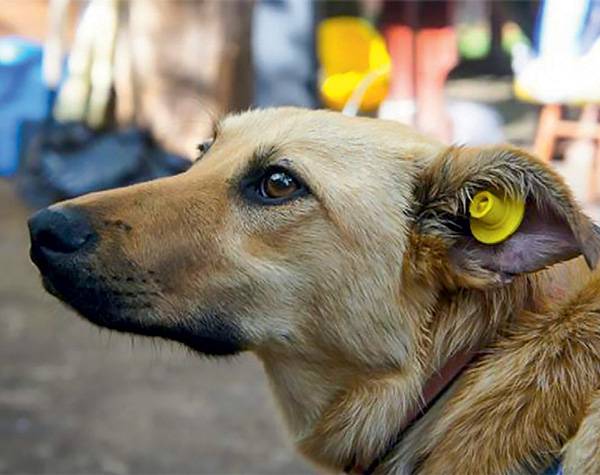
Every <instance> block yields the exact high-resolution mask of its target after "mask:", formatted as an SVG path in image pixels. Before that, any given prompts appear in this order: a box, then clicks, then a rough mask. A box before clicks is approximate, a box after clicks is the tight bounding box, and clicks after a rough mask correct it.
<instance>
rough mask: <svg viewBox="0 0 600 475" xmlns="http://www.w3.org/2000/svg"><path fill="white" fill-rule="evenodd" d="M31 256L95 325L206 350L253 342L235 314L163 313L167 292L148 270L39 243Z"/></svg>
mask: <svg viewBox="0 0 600 475" xmlns="http://www.w3.org/2000/svg"><path fill="white" fill-rule="evenodd" d="M31 258H32V260H33V262H34V263H35V264H36V266H38V268H39V269H40V272H41V276H42V285H43V286H44V288H45V289H46V291H48V293H50V294H51V295H53V296H55V297H56V298H58V299H59V300H61V301H62V302H63V303H65V304H67V305H68V306H69V307H71V308H73V309H74V310H75V311H76V312H77V313H78V314H79V315H81V316H82V317H84V318H85V319H86V320H88V321H90V322H91V323H93V324H95V325H98V326H101V327H104V328H108V329H111V330H115V331H118V332H125V333H133V334H136V335H142V336H149V337H159V338H163V339H168V340H172V341H176V342H179V343H182V344H183V345H185V346H187V347H189V348H191V349H192V350H194V351H196V352H199V353H202V354H205V355H212V356H222V355H232V354H236V353H239V352H241V351H244V350H246V349H247V347H248V345H247V342H246V341H245V339H244V338H243V336H242V332H241V331H240V330H239V328H238V327H237V326H236V325H235V324H234V323H232V322H233V319H231V318H228V316H227V315H225V314H224V313H223V312H213V311H206V310H203V311H200V310H198V311H182V315H178V316H177V317H176V318H175V317H171V318H167V317H165V316H164V315H162V313H161V311H160V310H159V308H158V307H160V304H161V299H162V298H164V297H163V296H162V295H161V291H160V289H159V288H157V284H156V281H152V280H150V279H149V278H148V277H147V276H146V277H138V276H134V272H132V271H131V270H130V271H129V272H127V273H122V274H119V275H114V274H111V275H104V273H101V272H98V271H96V270H95V269H94V268H93V266H92V265H91V264H90V263H89V261H88V259H82V258H77V259H69V258H66V257H65V256H48V255H47V253H46V255H44V256H40V255H39V254H38V252H37V251H36V250H35V249H34V248H32V250H31ZM53 258H54V259H53ZM129 267H131V266H129ZM140 272H142V273H143V271H139V270H138V274H139V273H140Z"/></svg>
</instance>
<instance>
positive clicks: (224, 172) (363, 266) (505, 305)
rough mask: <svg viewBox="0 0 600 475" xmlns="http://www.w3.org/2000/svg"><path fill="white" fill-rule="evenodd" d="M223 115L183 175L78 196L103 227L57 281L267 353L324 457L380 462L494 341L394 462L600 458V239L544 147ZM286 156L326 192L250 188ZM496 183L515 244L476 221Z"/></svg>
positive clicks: (519, 468) (283, 112) (107, 322)
mask: <svg viewBox="0 0 600 475" xmlns="http://www.w3.org/2000/svg"><path fill="white" fill-rule="evenodd" d="M217 129H218V130H217V134H216V137H215V140H214V143H213V145H212V147H211V148H210V149H209V150H208V152H206V153H205V154H204V156H202V157H201V158H200V159H199V160H198V162H197V163H196V164H194V165H193V166H192V167H191V169H190V170H189V171H188V172H186V173H184V174H182V175H178V176H175V177H171V178H166V179H162V180H157V181H154V182H150V183H145V184H142V185H138V186H134V187H129V188H124V189H119V190H114V191H108V192H102V193H97V194H92V195H89V196H84V197H82V198H78V199H76V200H72V201H70V202H67V203H65V204H61V205H60V206H67V207H76V208H77V209H78V210H80V211H83V212H84V213H85V214H86V215H87V216H88V217H89V219H90V220H91V221H92V223H93V225H94V228H95V229H96V231H97V233H98V236H99V238H98V242H97V244H96V246H95V248H94V250H93V252H91V253H90V254H89V255H88V256H86V257H80V258H78V260H77V261H76V264H77V265H76V266H74V267H73V268H69V270H68V272H67V271H60V272H59V271H52V270H43V273H44V274H45V280H46V285H47V287H48V288H49V289H50V290H51V291H52V292H54V293H55V294H57V295H58V296H59V297H61V298H62V299H63V300H65V301H67V302H68V303H70V304H71V305H72V306H73V307H75V308H76V309H77V310H79V311H80V312H81V313H82V314H83V315H84V316H86V317H87V318H88V319H90V320H92V321H94V322H95V323H98V324H101V325H104V326H108V327H110V328H115V329H117V330H124V331H134V332H138V333H143V334H149V335H158V336H164V337H167V338H172V339H175V340H178V341H182V342H183V343H185V344H188V345H189V346H191V347H192V348H194V349H196V350H198V351H201V352H209V353H232V352H236V351H241V350H251V351H253V352H254V353H255V354H256V355H257V356H258V357H259V358H260V359H261V360H262V362H263V363H264V367H265V370H266V372H267V374H268V376H269V379H270V382H271V385H272V389H273V391H274V393H275V396H276V398H277V400H278V401H279V403H280V405H281V409H282V413H283V416H284V419H285V421H286V423H287V426H288V428H289V430H290V432H291V434H292V437H293V439H294V441H295V443H296V444H297V446H298V448H299V449H300V451H301V452H302V453H303V454H304V455H306V456H307V457H308V458H309V459H311V460H312V461H314V462H316V463H317V464H319V465H321V466H324V467H327V468H330V469H333V470H338V471H339V470H341V469H343V468H344V467H345V466H347V465H353V464H354V465H355V466H363V467H364V466H368V465H369V463H370V462H371V461H373V460H374V459H375V458H376V457H378V456H379V455H381V453H382V452H384V451H385V448H386V447H387V446H388V444H389V442H390V440H393V439H394V438H395V437H396V434H397V432H398V430H399V427H401V426H402V424H403V423H404V419H405V417H406V414H407V413H409V412H410V411H411V409H413V408H414V407H415V405H416V404H419V402H420V400H421V397H422V389H423V386H424V384H425V382H426V381H427V379H428V378H429V377H430V376H431V375H432V374H434V373H435V372H436V371H438V370H439V369H440V368H441V367H442V366H443V365H444V363H445V362H446V361H447V360H448V359H449V358H450V357H452V356H453V355H455V354H457V353H458V352H461V351H465V350H469V349H474V350H478V351H481V353H482V356H481V357H480V358H479V359H478V360H477V362H476V363H475V364H474V365H473V366H471V367H470V368H469V369H467V370H466V371H465V372H464V373H463V374H462V375H461V376H460V378H459V379H458V381H457V382H456V383H455V384H453V385H452V387H451V388H450V390H449V391H446V393H445V394H444V396H443V397H442V398H441V399H440V400H438V401H437V402H436V403H435V405H434V406H433V407H432V408H431V409H430V410H429V411H428V412H427V413H426V414H425V415H424V416H423V417H422V418H421V419H420V420H419V421H418V422H417V423H416V424H415V425H414V426H413V427H411V429H410V430H409V431H408V433H407V434H406V436H405V437H404V438H403V439H402V440H401V441H400V443H399V444H398V445H397V446H396V447H395V448H394V450H393V451H392V452H391V453H390V454H389V455H388V456H387V457H386V459H385V460H384V461H383V462H382V464H381V465H380V466H379V467H378V469H377V473H403V474H409V473H419V474H422V475H425V474H437V475H439V474H448V473H456V474H459V473H460V474H494V475H496V474H512V473H539V472H540V471H541V470H542V469H543V468H544V467H546V466H548V465H549V464H550V463H552V461H553V459H554V458H555V457H562V460H563V462H564V466H565V470H566V473H577V474H592V473H600V449H599V448H598V447H599V446H598V444H599V443H600V392H598V390H599V388H600V371H599V368H600V277H599V276H597V275H594V273H592V272H590V271H589V270H588V266H586V264H585V262H584V260H583V258H578V259H573V258H574V257H576V256H577V255H579V254H582V255H583V257H584V258H585V260H586V261H587V263H588V265H589V267H594V266H595V264H596V262H597V260H598V257H599V256H600V240H599V239H598V237H597V235H596V232H595V229H594V226H593V225H592V224H591V222H590V220H589V219H588V218H587V217H586V216H585V215H584V214H583V213H582V212H581V210H580V208H579V207H578V205H577V204H576V203H575V201H574V199H573V197H572V195H571V193H570V192H569V190H568V189H567V188H566V186H565V185H564V183H563V181H562V180H561V179H560V178H559V177H558V176H557V175H556V174H555V173H554V172H552V171H551V170H550V169H549V168H548V167H547V166H546V165H545V164H544V163H542V162H540V161H538V160H536V159H535V158H533V157H531V156H530V155H528V154H526V153H525V152H523V151H520V150H516V149H512V148H508V147H496V148H489V149H471V148H462V147H449V148H448V147H445V146H442V145H441V144H439V143H437V142H435V141H432V140H430V139H427V138H425V137H422V136H420V135H418V134H417V133H415V132H414V131H412V130H411V129H409V128H407V127H405V126H402V125H400V124H397V123H393V122H387V121H382V120H374V119H366V118H349V117H344V116H342V115H340V114H336V113H332V112H325V111H312V112H311V111H304V110H300V109H273V110H265V111H253V112H248V113H245V114H241V115H236V116H230V117H228V118H226V119H225V120H224V121H222V122H221V123H220V125H219V126H218V128H217ZM268 163H279V164H283V165H284V166H285V167H287V168H289V169H290V170H292V171H293V173H295V174H296V175H297V176H298V177H300V179H301V180H303V181H304V182H305V183H306V184H307V186H308V188H309V189H310V193H309V194H307V195H305V196H302V197H299V198H297V199H294V200H292V201H289V202H286V203H283V204H281V205H277V206H275V205H273V206H270V205H260V204H257V203H256V202H253V201H252V200H248V199H247V198H246V197H245V196H244V194H243V193H242V192H241V191H240V182H241V181H243V180H244V179H245V177H246V176H247V175H248V174H256V173H260V170H261V169H263V168H264V167H265V166H266V164H268ZM483 189H492V190H495V191H496V192H498V193H506V194H508V195H510V196H513V197H518V198H524V199H526V200H527V201H526V203H527V206H526V217H525V220H524V223H523V225H522V226H521V228H520V229H519V230H518V231H517V233H516V234H515V235H513V236H512V237H511V238H509V239H508V240H507V241H506V242H504V243H502V244H497V245H493V246H489V245H483V244H479V243H477V242H476V241H475V240H474V239H473V238H472V236H470V232H469V227H468V205H469V202H470V198H471V197H472V196H473V195H474V194H475V193H476V192H477V191H479V190H483ZM561 261H565V262H563V263H560V262H561ZM567 261H568V262H567ZM53 272H54V274H53ZM61 272H62V274H61V275H59V276H57V273H61ZM73 275H75V277H73ZM65 282H66V283H65ZM73 290H75V291H73Z"/></svg>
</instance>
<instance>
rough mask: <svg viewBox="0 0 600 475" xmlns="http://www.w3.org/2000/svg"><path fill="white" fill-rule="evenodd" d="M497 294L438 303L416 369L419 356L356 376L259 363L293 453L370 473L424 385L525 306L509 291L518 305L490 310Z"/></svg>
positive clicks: (314, 365)
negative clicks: (397, 365) (293, 444)
mask: <svg viewBox="0 0 600 475" xmlns="http://www.w3.org/2000/svg"><path fill="white" fill-rule="evenodd" d="M521 287H522V288H523V289H526V288H527V287H528V285H527V283H525V282H523V283H521ZM499 292H500V293H499V294H498V295H493V294H490V293H487V294H486V293H483V292H474V293H469V292H466V293H461V292H458V293H456V294H447V295H444V296H439V298H438V302H437V304H436V305H434V306H432V307H431V308H432V309H433V310H432V311H431V314H429V315H427V316H426V318H424V319H423V321H426V322H429V330H428V332H427V338H428V339H429V342H430V343H429V349H428V350H427V353H428V361H427V363H426V364H425V365H423V364H418V363H417V360H419V359H420V358H421V363H422V355H416V356H415V360H414V364H407V365H404V366H403V367H401V368H396V369H390V368H386V369H382V370H381V371H377V370H373V368H370V369H365V371H364V374H357V370H356V367H353V368H348V367H347V366H345V365H344V364H343V363H342V364H340V365H339V366H336V365H335V364H331V363H329V364H319V362H318V359H317V360H314V359H313V360H309V359H307V358H298V357H296V356H289V357H286V355H285V354H273V355H268V354H267V355H265V354H263V355H260V356H261V359H262V360H263V363H264V366H265V369H266V372H267V374H268V376H269V380H270V383H271V386H272V388H273V391H274V394H275V396H276V399H277V400H278V401H279V404H280V406H281V408H282V411H283V416H284V419H285V421H286V423H287V425H288V428H289V429H290V431H291V433H292V435H293V437H294V440H295V442H296V443H297V445H298V447H299V448H300V450H301V451H302V452H303V453H305V455H307V456H308V457H309V458H310V459H312V460H314V461H316V462H317V463H320V464H323V465H325V466H327V467H329V468H334V469H337V470H341V469H343V468H344V467H346V466H348V464H352V465H357V466H368V465H370V464H371V463H372V461H373V460H375V459H376V458H377V457H378V456H380V455H381V454H382V453H384V452H385V451H386V449H387V448H389V446H390V441H393V440H394V438H396V437H397V435H398V432H399V431H400V430H401V428H402V427H403V425H404V424H405V423H406V421H407V419H409V418H410V415H411V413H414V409H415V406H416V405H418V404H419V402H421V403H422V402H423V398H424V397H425V395H424V388H425V386H426V385H427V382H428V381H429V379H430V377H431V376H432V375H433V374H435V373H436V372H439V371H440V370H441V369H442V368H444V367H445V366H446V365H447V363H448V361H449V359H450V358H451V357H452V356H454V355H457V354H461V353H463V354H467V353H468V352H469V351H471V350H473V349H474V348H479V347H480V346H482V345H485V344H487V343H488V342H489V341H490V340H491V339H492V338H493V337H494V335H495V334H496V331H497V330H498V328H499V327H500V326H501V325H502V324H503V323H504V322H506V321H507V320H508V319H509V318H510V316H511V315H512V314H514V312H515V311H519V310H520V309H522V308H523V307H524V306H525V305H526V301H527V300H528V298H527V291H526V290H523V291H520V292H515V290H514V289H513V290H511V295H515V294H520V298H519V299H517V300H515V299H514V298H513V299H512V300H511V301H510V303H509V302H508V301H506V302H504V304H502V305H498V303H497V301H496V300H497V299H503V298H505V297H506V295H508V294H503V293H502V291H499ZM452 312H460V315H453V314H452ZM422 344H424V343H422ZM417 351H420V352H422V351H423V349H422V348H419V349H418V350H417ZM411 363H412V362H411ZM450 396H451V393H450ZM447 397H448V395H445V396H444V398H443V399H442V400H441V401H440V402H436V403H435V404H436V406H437V405H439V404H443V400H444V399H446V398H447ZM431 413H432V414H429V413H428V414H427V415H426V416H425V417H423V418H422V420H419V423H418V424H417V426H418V427H416V428H415V430H412V429H411V432H415V431H423V430H424V429H423V428H424V427H429V426H431V424H432V423H431V420H432V419H435V417H436V416H435V414H436V413H437V409H436V410H433V411H431ZM415 443H417V444H418V441H417V442H415ZM402 445H405V444H402ZM400 449H401V448H398V450H400Z"/></svg>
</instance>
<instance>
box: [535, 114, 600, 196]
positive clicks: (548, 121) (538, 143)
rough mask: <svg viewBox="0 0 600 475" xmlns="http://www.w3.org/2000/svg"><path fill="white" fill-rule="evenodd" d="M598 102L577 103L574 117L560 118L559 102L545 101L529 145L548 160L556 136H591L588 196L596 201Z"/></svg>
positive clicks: (599, 162) (599, 144)
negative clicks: (575, 116)
mask: <svg viewBox="0 0 600 475" xmlns="http://www.w3.org/2000/svg"><path fill="white" fill-rule="evenodd" d="M599 111H600V106H599V105H598V104H585V105H583V106H581V114H580V116H579V118H578V119H577V120H569V119H565V118H563V115H562V113H563V106H562V105H561V104H546V105H544V106H542V110H541V113H540V119H539V122H538V129H537V133H536V136H535V143H534V146H533V149H534V153H535V154H536V155H537V156H538V157H539V158H541V159H542V160H544V161H545V162H549V161H550V160H552V154H553V152H554V146H555V144H556V140H557V139H559V138H566V139H571V140H584V139H587V140H594V141H595V148H596V150H595V154H594V158H593V161H592V170H591V173H590V175H589V177H590V184H589V198H590V200H591V201H596V200H598V199H599V198H600V196H599V194H598V182H599V181H600V170H599V169H600V166H599V165H600V124H599V123H598V119H599V117H598V113H599Z"/></svg>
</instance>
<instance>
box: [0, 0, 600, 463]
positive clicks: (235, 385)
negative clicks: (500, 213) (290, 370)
mask: <svg viewBox="0 0 600 475" xmlns="http://www.w3.org/2000/svg"><path fill="white" fill-rule="evenodd" d="M599 34H600V0H598V1H596V0H569V1H566V0H540V1H484V0H449V1H388V0H355V1H352V0H347V1H326V0H322V1H311V0H254V1H251V0H222V1H218V0H185V1H184V0H129V1H127V0H89V1H83V0H80V1H69V0H0V328H1V330H0V358H1V361H2V363H1V364H0V472H1V473H86V474H90V473H115V474H127V473H139V474H141V473H144V474H145V473H149V474H150V473H152V474H154V473H156V474H158V473H182V474H183V473H205V474H209V473H211V474H216V473H228V474H229V473H272V474H276V473H279V474H280V473H290V474H291V473H314V470H313V469H312V468H310V467H309V466H308V465H306V464H305V463H304V462H302V461H301V460H300V458H299V457H298V456H297V455H295V454H294V452H293V450H292V449H291V446H290V444H289V442H288V441H287V439H286V436H285V433H284V430H283V428H282V426H281V422H280V418H279V417H278V415H277V409H276V407H275V404H274V402H273V400H272V398H271V395H270V393H269V391H268V387H267V382H266V380H265V377H264V375H263V373H262V371H261V368H260V364H259V363H258V362H257V361H256V360H255V359H254V358H253V357H251V356H250V355H246V356H243V357H239V358H236V359H234V360H229V361H205V360H201V359H198V358H197V357H195V356H191V355H189V354H188V353H187V352H186V351H185V350H182V349H181V348H179V347H178V346H176V345H172V344H170V343H164V342H156V341H151V340H146V339H137V338H133V337H127V336H123V335H116V334H115V335H111V334H110V333H109V332H107V331H104V332H102V331H100V330H98V329H97V328H94V327H92V325H90V324H89V323H86V322H83V321H81V320H80V319H78V318H76V317H75V316H74V315H73V313H72V312H70V311H69V310H67V309H65V308H64V307H62V306H61V305H60V304H58V303H57V302H56V301H55V300H54V299H52V298H51V297H49V296H47V295H46V294H45V293H44V292H43V291H42V289H41V286H40V284H39V282H38V276H37V271H36V270H35V269H34V268H33V266H32V265H31V264H30V263H29V259H28V237H27V231H26V218H27V216H28V215H29V214H30V213H31V212H32V211H33V210H35V209H36V208H39V207H42V206H46V205H48V204H50V203H52V202H55V201H58V200H61V199H65V198H70V197H74V196H77V195H80V194H83V193H87V192H91V191H96V190H101V189H107V188H111V187H117V186H124V185H128V184H131V183H135V182H139V181H144V180H149V179H153V178H157V177H160V176H166V175H172V174H175V173H179V172H181V171H183V170H185V169H186V168H187V167H188V166H189V163H190V160H191V159H193V158H194V156H195V153H196V147H197V144H199V143H201V142H202V141H203V140H204V139H206V138H207V137H208V136H210V135H211V127H212V123H213V121H214V120H215V119H218V118H219V117H221V116H222V115H224V114H226V113H228V112H231V111H240V110H245V109H247V108H249V107H268V106H280V105H295V106H300V107H310V108H321V107H325V108H330V109H334V110H338V111H342V112H343V113H344V114H348V115H367V116H371V117H381V118H386V119H391V120H397V121H401V122H404V123H408V124H412V125H413V126H415V127H417V128H419V129H420V130H422V131H423V132H425V133H427V134H430V135H433V136H436V137H437V138H438V139H440V140H442V141H444V142H446V143H449V144H450V143H456V144H468V145H481V144H493V143H502V142H511V143H514V144H516V145H518V146H521V147H524V148H527V149H529V150H531V151H532V152H534V153H535V154H537V155H538V156H539V157H540V158H542V159H543V160H545V161H548V162H550V163H551V164H552V166H554V167H556V169H557V170H558V171H559V172H560V173H561V174H563V175H564V176H565V177H566V179H567V181H568V182H569V183H570V184H571V185H572V186H573V188H574V191H575V193H576V195H577V197H578V199H579V200H580V201H581V202H582V203H583V204H584V206H585V207H586V209H587V210H588V212H589V213H590V214H591V216H592V217H593V218H594V219H596V220H598V219H600V207H599V206H598V199H599V198H600V196H599V193H600V192H599V187H600V170H599V169H600V167H599V162H600V143H599V142H600V124H599V113H598V112H599V109H598V104H600V43H599V42H598V37H599Z"/></svg>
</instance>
